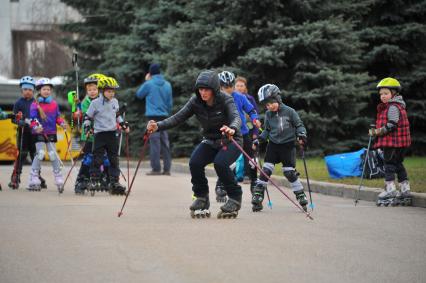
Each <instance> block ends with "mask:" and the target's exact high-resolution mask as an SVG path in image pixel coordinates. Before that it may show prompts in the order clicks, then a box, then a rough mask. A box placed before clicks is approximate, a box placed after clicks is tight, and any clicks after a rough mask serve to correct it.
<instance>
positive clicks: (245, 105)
mask: <svg viewBox="0 0 426 283" xmlns="http://www.w3.org/2000/svg"><path fill="white" fill-rule="evenodd" d="M232 97H233V98H234V102H235V105H236V106H237V110H238V113H239V114H240V118H241V121H242V123H241V134H242V135H247V134H248V132H249V129H248V128H247V121H246V117H245V115H244V112H245V113H247V114H248V115H249V116H250V119H251V120H252V121H253V120H254V119H259V118H258V116H257V112H256V109H255V108H254V106H253V104H251V103H250V101H248V99H247V97H246V96H245V95H243V94H240V93H238V92H236V91H234V92H232Z"/></svg>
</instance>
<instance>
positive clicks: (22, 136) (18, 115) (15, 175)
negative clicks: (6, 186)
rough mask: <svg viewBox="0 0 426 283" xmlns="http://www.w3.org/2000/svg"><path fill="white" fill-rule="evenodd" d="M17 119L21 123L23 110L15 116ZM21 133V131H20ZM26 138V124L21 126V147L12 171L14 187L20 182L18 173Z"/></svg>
mask: <svg viewBox="0 0 426 283" xmlns="http://www.w3.org/2000/svg"><path fill="white" fill-rule="evenodd" d="M15 119H16V121H17V122H18V123H19V121H20V120H21V119H22V112H18V114H17V115H16V116H15ZM18 135H19V132H18ZM23 139H24V126H21V133H20V139H19V148H18V154H17V157H16V160H15V164H14V166H13V173H12V188H14V189H17V188H18V182H17V178H16V177H17V175H18V166H19V165H20V162H21V154H22V153H21V151H22V142H23Z"/></svg>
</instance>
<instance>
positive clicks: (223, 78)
mask: <svg viewBox="0 0 426 283" xmlns="http://www.w3.org/2000/svg"><path fill="white" fill-rule="evenodd" d="M219 81H220V90H221V91H222V92H223V93H225V94H227V95H230V96H232V98H233V99H234V103H235V106H236V107H237V110H238V114H239V115H240V119H241V129H240V130H241V134H242V135H243V149H244V151H245V152H247V154H248V155H249V156H250V157H251V158H254V151H253V149H252V139H251V137H250V135H249V129H248V128H247V122H246V117H245V115H246V114H247V115H248V116H249V117H250V121H251V122H252V123H253V125H255V127H257V128H260V126H261V123H260V121H259V118H258V116H257V112H256V109H255V108H254V106H253V105H252V104H251V103H250V102H249V101H248V99H247V98H246V96H245V95H243V94H240V93H238V92H236V91H235V88H234V86H235V75H234V74H233V73H231V72H229V71H223V72H221V73H220V74H219ZM250 177H251V185H250V188H251V190H252V189H253V188H254V186H255V185H256V179H257V176H256V169H253V170H251V176H250ZM215 191H216V201H217V202H226V191H225V190H224V189H223V183H222V182H221V180H220V179H218V180H217V183H216V189H215Z"/></svg>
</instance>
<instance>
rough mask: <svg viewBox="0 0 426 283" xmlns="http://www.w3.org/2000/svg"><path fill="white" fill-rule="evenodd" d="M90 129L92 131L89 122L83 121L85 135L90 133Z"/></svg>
mask: <svg viewBox="0 0 426 283" xmlns="http://www.w3.org/2000/svg"><path fill="white" fill-rule="evenodd" d="M91 131H92V126H91V125H90V123H84V132H85V133H86V135H87V134H88V133H90V132H91Z"/></svg>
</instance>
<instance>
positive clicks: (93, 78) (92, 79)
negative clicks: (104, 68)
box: [84, 74, 106, 85]
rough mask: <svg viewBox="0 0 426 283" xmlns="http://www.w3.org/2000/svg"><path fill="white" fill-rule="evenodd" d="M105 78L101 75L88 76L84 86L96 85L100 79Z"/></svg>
mask: <svg viewBox="0 0 426 283" xmlns="http://www.w3.org/2000/svg"><path fill="white" fill-rule="evenodd" d="M104 77H106V76H105V75H103V74H91V75H89V76H88V77H87V78H85V79H84V85H87V84H97V83H98V80H100V79H101V78H104Z"/></svg>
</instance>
